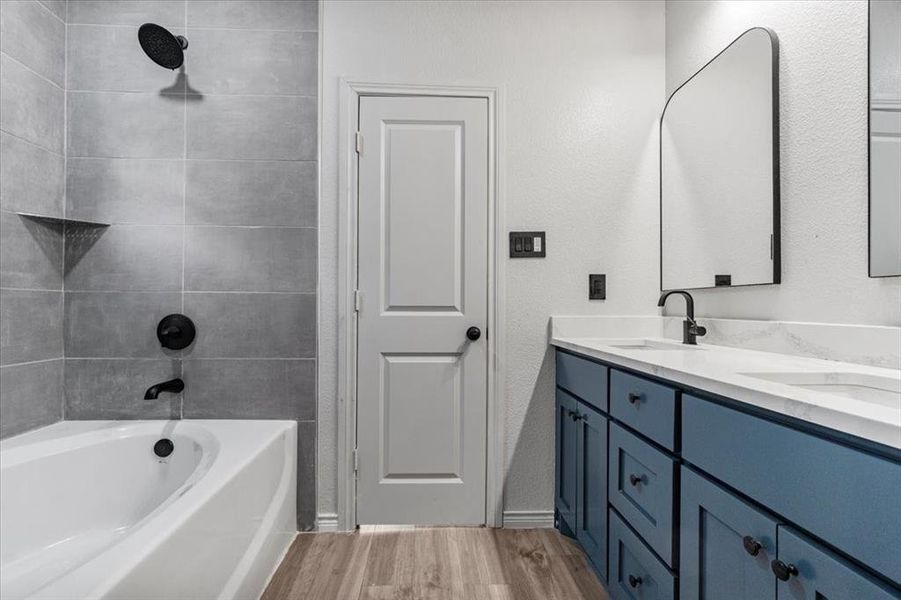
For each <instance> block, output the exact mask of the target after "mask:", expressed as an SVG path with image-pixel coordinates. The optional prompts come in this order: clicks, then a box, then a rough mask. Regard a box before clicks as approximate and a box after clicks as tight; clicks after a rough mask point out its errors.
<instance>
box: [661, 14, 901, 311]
mask: <svg viewBox="0 0 901 600" xmlns="http://www.w3.org/2000/svg"><path fill="white" fill-rule="evenodd" d="M756 25H762V26H765V27H769V28H770V29H772V30H774V31H775V32H776V35H777V36H778V38H779V46H780V49H779V51H780V56H779V60H780V69H779V85H780V88H781V94H780V109H781V110H780V114H781V151H782V156H781V167H782V281H783V283H782V284H781V285H779V286H764V287H752V288H743V289H728V290H726V289H723V290H709V291H698V292H697V293H696V294H695V300H696V305H697V310H698V314H699V315H701V316H711V317H714V316H715V317H727V318H745V319H766V320H794V321H822V322H829V323H860V324H873V325H895V326H897V325H901V278H897V277H896V278H890V279H869V278H868V277H867V248H868V245H867V3H866V2H864V1H859V0H852V1H838V0H830V1H828V2H816V1H811V0H802V1H787V0H777V1H773V2H730V1H711V2H703V1H699V0H688V1H684V0H668V1H667V2H666V82H667V85H666V87H667V93H671V92H672V91H673V90H675V89H676V87H678V85H679V84H680V83H682V81H684V80H685V79H687V78H688V77H690V76H691V74H692V73H694V72H695V71H697V70H698V69H699V68H700V67H701V66H702V65H704V63H706V62H707V61H708V60H710V58H712V57H713V56H714V55H715V54H716V53H717V52H719V51H720V50H722V49H723V48H724V47H725V46H726V45H727V44H729V42H731V41H732V40H733V39H735V38H736V37H737V36H739V35H740V34H741V33H742V32H743V31H745V30H746V29H748V28H750V27H753V26H756ZM677 304H678V302H675V303H674V306H673V310H671V311H670V312H669V314H682V312H681V311H682V310H683V308H682V306H676V305H677Z"/></svg>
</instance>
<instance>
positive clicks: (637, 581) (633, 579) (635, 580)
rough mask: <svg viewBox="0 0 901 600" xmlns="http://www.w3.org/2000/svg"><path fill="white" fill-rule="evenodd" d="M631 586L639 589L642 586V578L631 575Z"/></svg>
mask: <svg viewBox="0 0 901 600" xmlns="http://www.w3.org/2000/svg"><path fill="white" fill-rule="evenodd" d="M629 585H631V586H632V587H634V588H637V587H638V586H640V585H641V577H636V576H635V575H629Z"/></svg>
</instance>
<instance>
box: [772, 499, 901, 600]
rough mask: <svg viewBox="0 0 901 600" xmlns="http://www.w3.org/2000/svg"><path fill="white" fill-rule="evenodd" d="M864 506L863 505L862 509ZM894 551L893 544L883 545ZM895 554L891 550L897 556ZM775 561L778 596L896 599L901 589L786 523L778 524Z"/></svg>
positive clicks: (815, 599)
mask: <svg viewBox="0 0 901 600" xmlns="http://www.w3.org/2000/svg"><path fill="white" fill-rule="evenodd" d="M865 510H866V509H865ZM886 551H887V552H889V553H896V552H897V546H895V547H894V548H886ZM897 557H898V555H897V554H895V558H896V559H897ZM778 561H779V563H778V564H777V565H775V566H774V568H773V572H774V574H776V573H778V574H779V575H781V577H779V579H778V599H779V600H863V599H864V598H866V600H898V599H899V598H901V591H899V590H898V589H893V588H891V587H889V586H888V585H887V584H882V583H880V582H878V581H876V580H875V579H873V578H872V577H870V576H868V575H867V574H865V573H864V572H863V571H861V570H859V569H858V568H857V567H855V566H854V565H852V564H851V563H849V562H848V561H846V560H844V559H842V558H841V557H839V556H837V555H835V554H833V553H832V552H830V551H829V550H827V549H825V548H823V547H822V546H819V545H818V544H817V543H816V542H813V541H812V540H808V539H806V538H804V537H803V536H801V535H800V534H798V533H796V532H794V531H792V530H791V529H790V528H788V527H782V526H780V527H779V557H778ZM777 576H778V575H777Z"/></svg>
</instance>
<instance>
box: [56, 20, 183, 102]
mask: <svg viewBox="0 0 901 600" xmlns="http://www.w3.org/2000/svg"><path fill="white" fill-rule="evenodd" d="M132 25H133V27H109V26H107V25H69V29H68V35H69V56H68V63H67V70H68V88H67V89H68V90H70V91H78V90H90V91H113V92H155V93H158V92H160V91H163V90H166V93H170V94H174V93H181V92H184V89H185V85H184V78H181V77H179V74H178V72H177V71H170V70H168V69H163V68H160V66H159V65H157V64H156V63H155V62H153V61H152V60H150V59H149V58H148V57H147V55H146V54H144V51H143V50H141V46H140V44H138V26H139V25H141V23H133V24H132ZM173 33H176V34H179V33H182V31H179V30H173ZM99 48H102V49H103V50H102V51H100V52H98V49H99Z"/></svg>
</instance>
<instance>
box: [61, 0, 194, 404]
mask: <svg viewBox="0 0 901 600" xmlns="http://www.w3.org/2000/svg"><path fill="white" fill-rule="evenodd" d="M67 1H68V0H67ZM184 19H185V27H184V31H185V35H187V33H188V31H187V28H188V0H184ZM188 60H189V59H188V58H187V57H185V58H184V59H183V62H188ZM184 70H185V72H187V68H185V69H184ZM187 81H188V79H187V76H186V77H185V79H184V81H183V82H182V86H184V90H183V91H184V92H185V96H184V97H183V98H182V149H181V165H182V169H181V313H182V314H184V313H185V260H186V255H187V243H188V242H187V231H188V227H187V221H188V96H187V91H188V83H187ZM178 374H179V377H180V378H184V362H183V360H182V355H179V357H178ZM185 388H187V386H185ZM186 396H187V391H186V390H185V391H182V393H181V394H179V408H178V418H179V419H183V418H184V416H185V397H186Z"/></svg>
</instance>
